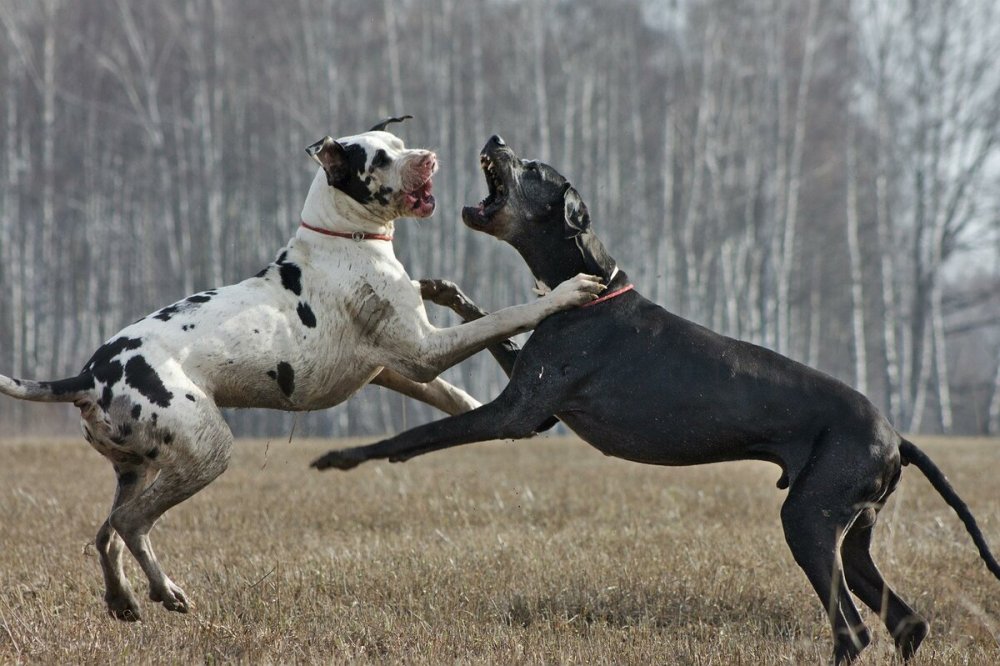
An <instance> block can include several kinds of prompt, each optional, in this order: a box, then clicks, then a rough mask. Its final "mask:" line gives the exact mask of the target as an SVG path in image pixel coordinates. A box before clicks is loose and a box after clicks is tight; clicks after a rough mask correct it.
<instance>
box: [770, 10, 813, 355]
mask: <svg viewBox="0 0 1000 666" xmlns="http://www.w3.org/2000/svg"><path fill="white" fill-rule="evenodd" d="M818 16H819V0H809V8H808V14H807V17H806V25H805V48H804V49H803V54H802V66H801V68H800V69H799V85H798V89H797V91H796V94H795V111H794V114H793V117H794V120H793V123H794V124H793V131H792V145H791V157H790V158H789V164H788V186H787V189H786V191H785V194H786V196H787V201H786V203H785V219H784V225H783V229H782V241H781V259H780V261H779V262H778V265H779V272H778V289H777V291H778V294H777V296H778V300H777V308H778V312H777V316H778V320H777V333H778V339H777V349H778V352H780V353H782V354H787V353H789V352H790V351H791V349H790V347H789V342H790V336H791V326H792V303H791V283H792V274H793V272H794V271H795V247H796V234H797V231H798V223H799V189H800V187H801V183H802V153H803V150H804V148H805V134H806V124H807V120H808V118H807V113H806V111H807V105H808V101H809V86H810V84H811V83H812V74H813V57H814V56H815V54H816V49H817V47H818V45H819V38H818V35H817V31H816V25H817V18H818Z"/></svg>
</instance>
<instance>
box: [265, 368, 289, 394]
mask: <svg viewBox="0 0 1000 666" xmlns="http://www.w3.org/2000/svg"><path fill="white" fill-rule="evenodd" d="M267 376H268V377H270V378H271V379H273V380H275V381H276V382H278V388H280V389H281V392H282V393H284V394H285V396H286V397H291V395H292V393H293V392H294V391H295V370H294V369H292V366H291V365H290V364H289V363H286V362H285V361H281V362H280V363H278V369H277V370H276V371H275V370H269V371H268V373H267Z"/></svg>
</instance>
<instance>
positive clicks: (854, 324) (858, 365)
mask: <svg viewBox="0 0 1000 666" xmlns="http://www.w3.org/2000/svg"><path fill="white" fill-rule="evenodd" d="M848 123H849V127H848V134H847V139H846V141H845V143H844V146H845V153H846V154H845V156H844V165H845V174H844V179H845V181H846V197H847V201H846V202H845V211H846V213H847V215H846V217H847V254H848V258H849V260H850V273H851V331H852V334H853V335H852V337H853V340H854V388H856V389H857V390H858V391H860V392H861V393H864V394H865V395H867V394H868V349H867V344H866V342H865V291H864V289H865V287H864V271H863V270H862V265H861V261H862V258H861V241H860V239H859V234H858V217H859V214H858V169H857V149H856V147H855V129H854V121H853V120H851V119H849V120H848Z"/></svg>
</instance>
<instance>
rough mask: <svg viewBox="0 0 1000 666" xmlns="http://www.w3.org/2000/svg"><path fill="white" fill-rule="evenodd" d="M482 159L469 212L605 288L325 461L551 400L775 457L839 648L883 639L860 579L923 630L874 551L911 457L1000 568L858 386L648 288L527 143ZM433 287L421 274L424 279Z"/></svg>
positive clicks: (566, 410)
mask: <svg viewBox="0 0 1000 666" xmlns="http://www.w3.org/2000/svg"><path fill="white" fill-rule="evenodd" d="M481 162H482V166H483V171H484V173H485V175H486V181H487V185H488V187H489V195H488V196H487V198H486V199H485V200H484V201H483V202H482V203H481V204H480V205H479V206H478V207H467V208H465V209H464V210H463V211H462V217H463V220H464V221H465V223H466V224H467V225H468V226H470V227H471V228H473V229H476V230H479V231H484V232H486V233H488V234H491V235H493V236H495V237H496V238H499V239H501V240H504V241H506V242H508V243H510V244H511V245H513V246H514V247H515V248H516V249H517V250H518V252H520V253H521V255H522V256H523V257H524V259H525V261H526V262H527V263H528V266H529V267H530V268H531V271H532V272H533V273H534V275H535V278H536V280H537V281H538V282H539V283H540V285H541V286H542V287H543V288H545V287H552V286H554V285H557V284H559V283H560V282H561V281H563V280H565V279H567V278H569V277H571V276H573V275H576V274H577V273H581V272H586V273H591V274H594V275H600V276H603V277H604V278H605V280H606V282H607V284H608V289H607V291H606V292H605V295H604V296H603V297H601V298H600V299H598V300H597V301H595V302H594V303H591V304H588V305H587V306H584V307H581V308H578V309H576V310H567V311H565V312H561V313H559V314H555V315H552V316H550V317H548V318H547V319H546V320H545V321H543V322H542V324H541V325H540V326H538V328H537V329H535V333H534V335H532V336H531V338H530V340H529V341H528V343H527V344H526V345H525V347H524V349H523V350H521V351H520V354H519V355H518V352H517V351H516V350H515V349H513V348H511V347H507V348H506V349H494V350H493V351H494V355H497V356H498V357H499V358H500V359H501V360H502V364H503V365H504V366H505V369H507V370H508V372H509V373H510V383H509V384H508V386H507V388H506V389H505V390H504V391H503V393H502V394H501V395H500V396H499V397H498V398H497V399H496V400H494V401H493V402H491V403H489V404H487V405H483V406H482V407H480V408H478V409H475V410H473V411H471V412H467V413H465V414H460V415H458V416H453V417H451V418H446V419H443V420H440V421H437V422H434V423H430V424H428V425H424V426H421V427H418V428H414V429H413V430H409V431H407V432H404V433H402V434H400V435H397V436H396V437H393V438H391V439H387V440H385V441H382V442H379V443H377V444H372V445H370V446H363V447H357V448H351V449H345V450H342V451H331V452H329V453H327V454H326V455H324V456H323V457H321V458H319V459H318V460H317V461H316V462H314V463H313V466H314V467H317V468H319V469H326V468H329V467H337V468H340V469H349V468H351V467H354V466H355V465H357V464H359V463H361V462H363V461H365V460H369V459H373V458H388V459H389V460H392V461H401V460H406V459H408V458H411V457H413V456H416V455H420V454H423V453H427V452H429V451H434V450H437V449H443V448H446V447H450V446H456V445H458V444H465V443H468V442H478V441H484V440H493V439H516V438H521V437H527V436H529V435H531V434H532V433H533V432H535V431H536V430H539V429H541V428H543V427H545V426H548V425H550V424H551V423H552V422H553V421H552V415H553V414H555V415H557V416H558V417H559V419H561V420H562V421H564V422H565V423H566V424H567V425H568V426H569V427H570V428H572V429H573V431H574V432H576V433H577V434H578V435H580V436H581V437H582V438H583V439H585V440H586V441H587V442H589V443H590V444H592V445H594V446H595V447H597V448H598V449H600V450H601V451H603V452H604V453H605V454H607V455H612V456H617V457H619V458H625V459H627V460H634V461H637V462H643V463H651V464H655V465H694V464H700V463H711V462H720V461H725V460H743V459H753V460H766V461H770V462H773V463H776V464H778V465H780V466H781V468H782V474H781V478H780V479H779V480H778V487H779V488H788V489H789V492H788V497H787V499H786V500H785V503H784V505H783V507H782V509H781V520H782V524H783V526H784V530H785V538H786V540H787V542H788V545H789V547H790V548H791V550H792V554H793V555H794V557H795V561H796V562H798V564H799V566H801V567H802V569H803V570H804V571H805V573H806V576H807V577H808V578H809V582H810V583H811V584H812V586H813V587H814V588H815V590H816V593H817V594H818V595H819V598H820V601H821V602H822V604H823V606H824V607H825V608H827V609H829V613H830V622H831V624H832V628H833V635H834V661H835V662H836V663H838V664H839V663H843V662H848V661H851V660H853V659H854V658H855V657H857V655H858V654H860V652H861V651H862V650H863V649H864V647H865V646H866V645H867V644H868V643H869V642H870V640H871V637H870V634H869V632H868V629H867V628H866V627H865V625H864V623H863V622H862V620H861V616H860V615H859V614H858V610H857V608H856V606H855V605H854V602H853V600H852V599H851V596H850V594H849V593H848V590H851V591H853V592H854V593H855V594H856V595H857V596H858V598H860V599H861V601H863V602H864V603H865V605H867V606H868V607H870V608H871V609H872V610H873V611H874V612H875V613H877V614H879V616H880V617H883V618H885V622H886V626H887V627H888V629H889V631H890V632H891V634H892V636H893V639H894V640H895V643H896V646H897V649H898V650H899V653H900V655H901V656H902V657H903V658H904V659H908V658H910V657H911V656H912V655H913V653H914V652H915V651H916V649H917V647H918V646H919V645H920V642H921V641H922V640H923V639H924V637H925V636H926V635H927V630H928V625H927V622H926V621H925V620H924V619H923V618H922V617H920V616H919V615H918V614H917V613H916V612H914V611H913V609H911V608H910V606H908V605H907V604H906V603H905V602H904V601H903V600H902V599H900V598H899V596H897V594H896V593H895V592H894V591H893V590H892V589H891V588H890V587H889V586H888V585H887V584H886V583H885V581H884V580H883V579H882V574H881V573H880V572H879V570H878V568H877V567H876V566H875V563H874V562H873V561H872V558H871V555H870V553H869V546H870V544H871V539H872V529H873V528H874V526H875V520H876V517H877V515H878V511H879V509H881V507H882V506H883V505H884V503H885V502H886V499H887V498H888V497H889V494H890V493H892V491H893V489H894V488H895V487H896V484H897V483H898V481H899V477H900V471H901V465H906V464H908V463H913V464H914V465H915V466H916V467H918V468H919V469H920V470H921V471H922V472H923V473H924V474H925V475H926V476H927V478H928V479H929V480H930V482H931V483H932V484H933V486H934V487H935V488H936V489H937V491H938V492H939V493H941V495H942V496H943V497H944V498H945V500H946V501H947V502H948V504H950V505H951V506H952V507H953V508H954V510H955V511H956V512H957V513H958V515H959V516H960V517H961V519H962V521H963V522H964V523H965V525H966V527H967V528H968V530H969V533H970V534H971V535H972V538H973V541H974V542H975V543H976V545H977V547H978V548H979V552H980V554H981V556H982V558H983V559H984V560H985V561H986V564H987V566H988V567H989V569H990V571H991V572H993V574H994V575H996V576H997V577H998V578H1000V564H998V563H997V561H996V559H995V558H994V557H993V555H992V554H991V553H990V551H989V548H988V546H987V545H986V542H985V540H984V538H983V535H982V533H981V532H980V530H979V528H978V526H977V525H976V522H975V520H974V518H973V517H972V514H971V513H970V512H969V509H968V507H966V505H965V504H964V503H963V502H962V500H961V499H960V498H959V497H958V495H957V494H956V492H955V491H954V489H952V487H951V486H950V485H949V484H948V482H947V480H946V479H945V477H944V475H943V474H942V473H941V471H940V470H939V469H938V468H937V467H936V466H935V465H934V463H933V462H931V460H930V459H929V458H928V457H927V456H926V455H925V454H924V453H922V452H921V451H920V450H919V449H918V448H917V447H916V446H914V445H913V444H912V443H910V442H908V441H906V440H905V439H903V438H902V437H900V435H899V434H898V433H897V432H896V431H895V430H894V429H893V428H892V426H891V425H890V424H889V423H888V421H886V419H885V418H884V417H883V416H882V415H881V414H880V413H879V412H878V410H877V409H876V408H875V407H874V406H873V405H872V403H871V402H869V401H868V400H867V399H866V398H865V397H864V396H863V395H861V394H859V393H857V392H856V391H854V390H852V389H851V388H850V387H848V386H847V385H845V384H843V383H841V382H839V381H837V380H836V379H833V378H832V377H829V376H827V375H825V374H823V373H821V372H819V371H817V370H814V369H812V368H809V367H807V366H804V365H801V364H799V363H796V362H795V361H792V360H790V359H788V358H785V357H784V356H781V355H779V354H776V353H774V352H772V351H769V350H767V349H764V348H762V347H758V346H755V345H752V344H749V343H746V342H741V341H738V340H733V339H731V338H727V337H724V336H722V335H718V334H716V333H714V332H712V331H710V330H707V329H705V328H702V327H701V326H698V325H696V324H693V323H692V322H689V321H687V320H685V319H682V318H681V317H678V316H675V315H673V314H671V313H670V312H667V311H666V310H664V309H663V308H662V307H660V306H658V305H656V304H654V303H651V302H650V301H648V300H647V299H645V298H643V297H642V296H641V295H640V294H639V293H638V292H637V291H636V290H634V289H633V288H632V285H631V284H630V283H629V280H628V277H627V276H626V275H625V273H624V272H622V271H620V270H618V267H617V266H616V264H615V261H614V260H613V259H612V258H611V257H610V256H609V255H608V253H607V252H606V251H605V249H604V246H603V245H602V244H601V242H600V241H599V240H598V239H597V237H596V236H595V235H594V233H593V232H592V231H591V226H590V218H589V215H588V213H587V208H586V206H585V205H584V203H583V201H582V200H581V199H580V196H579V194H578V193H577V191H576V190H575V189H573V187H572V186H571V185H570V184H569V183H568V182H567V181H566V179H565V178H563V177H562V176H561V175H560V174H559V173H557V172H556V171H555V170H554V169H552V168H551V167H549V166H547V165H545V164H540V163H537V162H529V161H522V160H520V159H519V158H518V157H517V155H515V154H514V152H513V151H512V150H511V149H510V148H508V147H507V146H506V145H505V144H504V142H503V140H502V139H500V138H499V137H496V136H494V137H492V138H491V139H490V140H489V142H488V143H487V144H486V147H485V148H484V149H483V152H482V155H481ZM433 291H434V290H433V289H432V288H430V287H429V286H427V285H425V288H424V295H425V296H428V295H431V296H434V294H433V293H431V292H433ZM440 291H441V293H439V294H438V295H437V298H436V300H440V301H442V302H448V301H449V296H448V294H447V291H448V289H447V285H445V287H443V288H442V289H441V290H440ZM450 300H451V302H450V305H452V306H454V307H455V309H456V310H458V311H459V314H462V313H463V311H464V312H465V314H466V315H467V316H469V315H471V316H472V317H474V316H475V313H476V309H475V308H474V307H471V306H470V305H469V304H468V303H467V302H466V301H465V300H464V298H463V297H462V296H461V295H460V294H457V295H456V294H452V295H451V296H450ZM590 305H593V307H589V306H590ZM515 358H516V363H514V360H515ZM511 370H512V372H511Z"/></svg>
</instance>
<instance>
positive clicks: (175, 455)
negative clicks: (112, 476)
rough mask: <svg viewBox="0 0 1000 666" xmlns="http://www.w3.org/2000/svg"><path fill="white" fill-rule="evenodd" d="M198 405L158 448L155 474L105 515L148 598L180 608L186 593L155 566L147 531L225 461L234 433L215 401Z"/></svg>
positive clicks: (214, 474)
mask: <svg viewBox="0 0 1000 666" xmlns="http://www.w3.org/2000/svg"><path fill="white" fill-rule="evenodd" d="M200 406H201V408H200V409H199V410H198V415H197V417H196V419H195V420H196V423H193V424H189V425H188V427H187V428H186V429H185V431H180V430H175V431H174V433H175V434H174V437H173V438H172V440H171V443H170V445H167V444H164V445H163V446H161V447H160V453H159V454H158V456H157V466H158V467H159V472H160V473H159V475H158V476H157V477H156V479H154V480H153V482H152V483H150V484H149V486H148V487H146V488H145V489H144V490H143V491H142V492H141V493H140V494H139V496H138V497H136V498H135V499H133V500H132V501H131V502H128V503H127V504H123V505H122V506H120V507H118V508H117V509H116V510H115V511H114V513H112V514H111V517H110V521H111V526H112V527H114V528H115V530H117V531H118V533H119V534H120V535H121V537H122V539H123V540H124V541H125V545H126V546H128V549H129V551H130V552H131V553H132V555H133V556H134V557H135V559H136V561H138V563H139V566H140V567H141V568H142V570H143V572H144V573H145V574H146V577H147V578H148V579H149V598H150V599H152V600H153V601H157V602H160V603H162V604H163V607H164V608H166V609H167V610H172V611H177V612H180V613H186V612H187V611H188V607H189V602H188V599H187V596H186V595H185V593H184V590H182V589H181V588H180V587H178V586H177V585H176V584H174V582H173V581H172V580H170V578H168V577H167V575H166V574H165V573H164V572H163V569H162V568H161V567H160V563H159V562H158V561H157V559H156V555H155V553H154V552H153V547H152V544H151V543H150V540H149V531H150V530H151V529H152V528H153V525H154V524H155V523H156V521H157V520H158V519H159V517H160V516H161V515H163V513H164V512H166V511H167V510H168V509H170V508H171V507H173V506H175V505H177V504H180V503H181V502H183V501H184V500H186V499H187V498H189V497H191V496H192V495H194V494H195V493H197V492H198V491H199V490H201V489H202V488H204V487H205V486H207V485H208V484H209V483H211V482H212V481H213V480H214V479H215V478H216V477H218V476H219V475H220V474H222V472H224V471H225V470H226V467H227V466H228V464H229V454H230V451H231V449H232V444H233V434H232V432H231V431H230V430H229V426H228V425H226V422H225V420H223V418H222V414H220V413H219V410H218V409H217V408H216V407H215V405H214V404H212V403H211V402H210V401H209V400H205V399H203V400H202V401H201V405H200ZM162 425H163V424H162V421H161V426H162Z"/></svg>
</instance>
